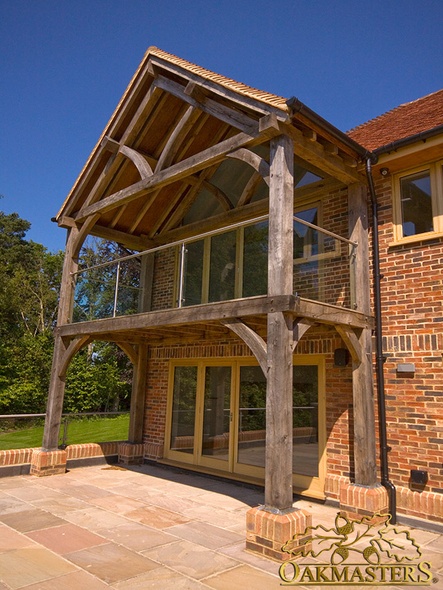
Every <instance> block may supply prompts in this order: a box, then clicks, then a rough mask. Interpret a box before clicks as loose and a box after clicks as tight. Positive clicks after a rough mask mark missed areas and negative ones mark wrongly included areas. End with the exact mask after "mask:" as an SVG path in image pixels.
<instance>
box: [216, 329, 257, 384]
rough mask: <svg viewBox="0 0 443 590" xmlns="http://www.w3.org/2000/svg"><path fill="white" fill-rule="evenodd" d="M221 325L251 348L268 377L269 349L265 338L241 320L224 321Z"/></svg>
mask: <svg viewBox="0 0 443 590" xmlns="http://www.w3.org/2000/svg"><path fill="white" fill-rule="evenodd" d="M221 323H222V324H223V325H224V326H226V327H227V328H229V329H230V330H232V332H234V333H235V334H237V336H238V337H239V338H241V339H242V340H243V342H244V343H245V344H247V345H248V346H249V348H250V349H251V350H252V352H253V353H254V356H255V358H256V359H257V360H258V364H259V365H260V367H261V370H262V371H263V374H264V375H265V377H266V375H267V372H268V351H267V348H268V347H267V345H266V342H265V341H264V340H263V338H262V337H261V336H259V335H258V334H257V332H254V330H253V329H252V328H250V327H249V326H247V325H246V324H244V323H243V322H242V321H240V320H236V319H232V320H223V321H222V322H221Z"/></svg>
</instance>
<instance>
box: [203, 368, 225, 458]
mask: <svg viewBox="0 0 443 590" xmlns="http://www.w3.org/2000/svg"><path fill="white" fill-rule="evenodd" d="M230 406H231V367H206V372H205V399H204V408H203V448H202V455H206V456H214V457H216V458H217V459H223V460H226V461H227V460H228V458H229V424H230Z"/></svg>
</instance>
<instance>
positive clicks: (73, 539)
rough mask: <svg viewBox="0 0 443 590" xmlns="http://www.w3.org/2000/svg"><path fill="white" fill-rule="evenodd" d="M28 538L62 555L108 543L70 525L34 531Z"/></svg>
mask: <svg viewBox="0 0 443 590" xmlns="http://www.w3.org/2000/svg"><path fill="white" fill-rule="evenodd" d="M26 536H27V537H29V538H30V539H32V540H33V541H35V542H36V543H40V545H43V546H44V547H47V548H48V549H51V551H54V553H58V554H60V555H65V554H66V553H72V552H73V551H79V550H80V549H86V548H87V547H93V546H94V545H102V544H103V543H106V539H104V538H103V537H99V536H98V535H95V534H94V533H91V532H90V531H88V530H86V529H84V528H82V527H79V526H76V525H75V524H70V523H68V524H64V525H62V526H56V527H51V528H47V529H43V530H39V531H33V532H30V533H27V535H26Z"/></svg>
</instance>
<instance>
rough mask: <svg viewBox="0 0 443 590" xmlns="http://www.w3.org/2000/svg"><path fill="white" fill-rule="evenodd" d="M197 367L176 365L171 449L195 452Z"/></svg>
mask: <svg viewBox="0 0 443 590" xmlns="http://www.w3.org/2000/svg"><path fill="white" fill-rule="evenodd" d="M196 393H197V367H175V371H174V395H173V402H172V426H171V440H170V449H171V450H173V451H181V452H182V453H190V454H192V453H193V452H194V428H195V398H196Z"/></svg>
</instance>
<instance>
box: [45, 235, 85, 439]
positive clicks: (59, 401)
mask: <svg viewBox="0 0 443 590" xmlns="http://www.w3.org/2000/svg"><path fill="white" fill-rule="evenodd" d="M78 233H79V232H78V229H77V228H76V227H73V228H71V229H70V230H69V233H68V237H67V240H66V252H65V258H64V262H63V274H62V282H61V286H60V301H59V307H58V315H57V325H58V326H61V325H63V324H68V323H69V322H71V320H72V311H73V305H74V279H73V276H72V273H73V272H75V271H76V270H77V268H78V264H77V260H76V256H77V253H78V243H77V237H78ZM66 350H67V344H66V342H65V341H64V340H63V338H62V337H61V336H60V335H59V334H58V333H57V331H56V334H55V339H54V354H53V357H52V369H51V381H50V384H49V392H48V402H47V406H46V419H45V428H44V432H43V442H42V448H43V450H44V451H53V450H56V449H57V448H58V436H59V431H60V423H61V418H62V412H63V398H64V394H65V375H61V369H62V366H63V360H64V355H65V353H66Z"/></svg>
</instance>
